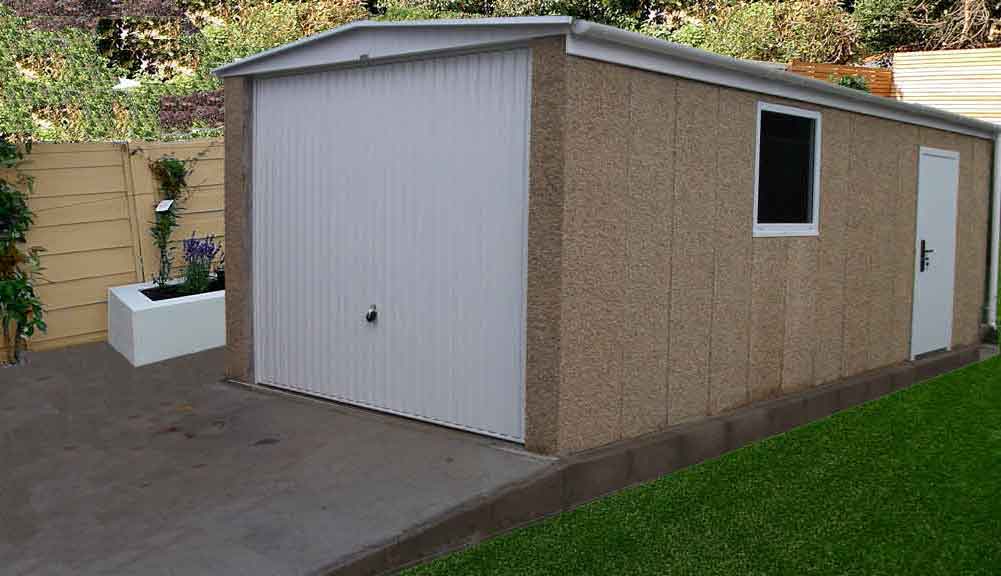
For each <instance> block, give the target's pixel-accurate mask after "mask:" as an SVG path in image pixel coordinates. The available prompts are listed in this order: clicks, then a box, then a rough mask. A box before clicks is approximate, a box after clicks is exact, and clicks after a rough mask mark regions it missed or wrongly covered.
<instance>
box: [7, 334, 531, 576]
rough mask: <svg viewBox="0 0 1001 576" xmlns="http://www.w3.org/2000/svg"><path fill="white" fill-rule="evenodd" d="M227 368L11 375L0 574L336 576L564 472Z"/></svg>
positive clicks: (43, 367)
mask: <svg viewBox="0 0 1001 576" xmlns="http://www.w3.org/2000/svg"><path fill="white" fill-rule="evenodd" d="M221 366H222V353H221V351H219V350H213V351H210V352H206V353H202V354H198V355H194V356H189V357H186V358H180V359H176V360H171V361H168V362H164V363H160V364H156V365H153V366H149V367H145V368H140V369H133V368H132V367H130V366H129V365H128V364H127V363H126V362H125V361H124V360H123V359H122V358H121V357H119V356H118V355H117V354H116V353H115V352H114V351H112V350H111V349H110V348H109V347H108V346H106V345H104V344H96V345H87V346H80V347H76V348H70V349H66V350H61V351H53V352H44V353H36V354H32V355H30V356H29V357H28V363H27V364H26V365H24V366H19V367H16V368H5V369H4V368H0V567H2V568H0V572H2V573H3V574H45V575H53V574H144V575H145V574H148V575H159V574H176V575H184V576H196V575H201V574H211V575H214V576H219V575H225V574H240V575H251V574H268V575H270V574H276V575H277V574H281V575H294V574H314V573H323V572H324V571H325V570H326V569H328V568H330V567H333V566H336V565H338V564H339V563H341V562H343V561H344V560H345V559H347V558H349V557H351V556H353V555H357V554H360V553H363V552H364V551H365V550H366V549H370V548H371V547H374V546H376V545H379V544H382V543H385V542H387V541H389V540H391V539H392V538H394V537H396V536H397V535H399V534H400V533H401V532H402V531H404V530H406V529H407V528H411V527H413V526H415V525H417V524H420V523H423V522H426V521H428V520H429V519H432V518H435V517H437V516H439V515H440V514H442V513H444V512H446V511H447V510H449V509H451V508H453V507H455V506H457V505H459V504H460V503H462V502H464V501H469V500H471V499H473V498H475V497H477V496H478V495H482V494H485V493H488V492H490V491H493V490H495V489H497V488H499V487H501V486H504V485H506V484H510V483H512V482H516V481H518V480H521V479H524V478H526V477H529V476H531V475H533V474H534V473H536V472H538V471H540V470H542V469H543V468H545V467H546V466H548V465H550V464H551V462H550V461H548V460H544V459H540V458H536V457H533V456H530V455H527V454H525V453H523V452H521V451H520V450H519V449H518V448H517V447H515V446H512V445H509V444H505V443H502V442H495V441H491V440H488V439H484V438H480V437H477V436H473V435H470V434H465V433H462V432H457V431H452V430H447V429H443V428H438V427H435V426H431V425H425V424H421V423H417V422H411V421H408V420H404V419H399V418H395V417H390V416H384V415H380V414H375V413H371V412H367V411H363V410H358V409H354V408H349V407H345V406H340V405H337V404H333V403H329V402H321V401H316V400H311V399H305V398H299V397H293V396H287V395H282V394H276V393H271V392H268V391H259V390H251V389H247V388H243V387H240V386H234V385H230V384H225V383H221V382H220V377H221Z"/></svg>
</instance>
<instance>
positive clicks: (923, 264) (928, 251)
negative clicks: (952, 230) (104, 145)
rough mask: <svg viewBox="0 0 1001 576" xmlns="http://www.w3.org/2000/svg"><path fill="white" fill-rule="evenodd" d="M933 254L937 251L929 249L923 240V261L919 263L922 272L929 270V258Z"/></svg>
mask: <svg viewBox="0 0 1001 576" xmlns="http://www.w3.org/2000/svg"><path fill="white" fill-rule="evenodd" d="M933 252H935V251H934V250H932V249H931V248H928V246H927V245H926V244H925V241H924V240H921V260H920V261H919V263H920V270H921V272H924V271H925V269H926V268H928V265H929V264H930V263H931V261H930V258H928V255H929V254H931V253H933Z"/></svg>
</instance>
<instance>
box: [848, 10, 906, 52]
mask: <svg viewBox="0 0 1001 576" xmlns="http://www.w3.org/2000/svg"><path fill="white" fill-rule="evenodd" d="M914 4H915V2H914V1H913V0H855V10H854V12H852V18H853V19H854V20H855V22H856V23H857V24H858V28H859V39H860V41H861V42H862V45H863V46H864V47H865V49H866V50H867V51H868V52H871V53H876V52H885V51H888V50H893V49H895V48H896V47H898V46H902V45H909V44H912V43H914V42H916V41H918V40H919V39H920V38H921V30H920V29H919V28H918V26H917V25H916V24H914V23H913V22H912V21H911V20H910V12H911V11H912V10H913V9H914Z"/></svg>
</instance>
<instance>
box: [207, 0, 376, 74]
mask: <svg viewBox="0 0 1001 576" xmlns="http://www.w3.org/2000/svg"><path fill="white" fill-rule="evenodd" d="M365 15H366V12H365V10H364V9H363V8H362V6H361V3H360V2H358V1H357V0H317V1H315V2H310V1H304V2H295V1H288V0H280V1H278V2H272V3H266V2H262V3H257V4H254V3H250V4H247V5H245V6H240V7H236V8H229V7H221V8H219V9H217V10H215V11H210V12H205V13H203V14H200V15H197V16H196V17H195V20H196V22H197V23H198V24H199V25H200V33H199V35H198V37H197V38H196V39H195V43H196V50H197V52H198V54H199V62H198V72H199V75H201V76H203V77H206V78H207V77H208V74H209V71H211V70H212V69H213V68H215V67H217V66H221V65H222V64H226V63H228V62H232V61H233V60H236V59H238V58H244V57H246V56H250V55H251V54H255V53H257V52H260V51H262V50H267V49H268V48H273V47H275V46H279V45H281V44H285V43H287V42H291V41H293V40H297V39H299V38H302V37H304V36H309V35H311V34H315V33H317V32H322V31H323V30H327V29H329V28H333V27H335V26H339V25H341V24H345V23H347V22H350V21H352V20H357V19H359V18H363V17H365Z"/></svg>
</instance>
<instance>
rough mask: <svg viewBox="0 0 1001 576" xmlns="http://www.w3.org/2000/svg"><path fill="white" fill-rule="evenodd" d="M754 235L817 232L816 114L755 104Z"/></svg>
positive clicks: (807, 233)
mask: <svg viewBox="0 0 1001 576" xmlns="http://www.w3.org/2000/svg"><path fill="white" fill-rule="evenodd" d="M757 125H758V127H757V140H756V145H755V152H754V235H755V236H816V235H817V234H818V233H819V230H820V222H819V220H820V112H816V111H814V110H803V109H801V108H793V107H792V106H781V105H779V104H770V103H768V102H758V122H757Z"/></svg>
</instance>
